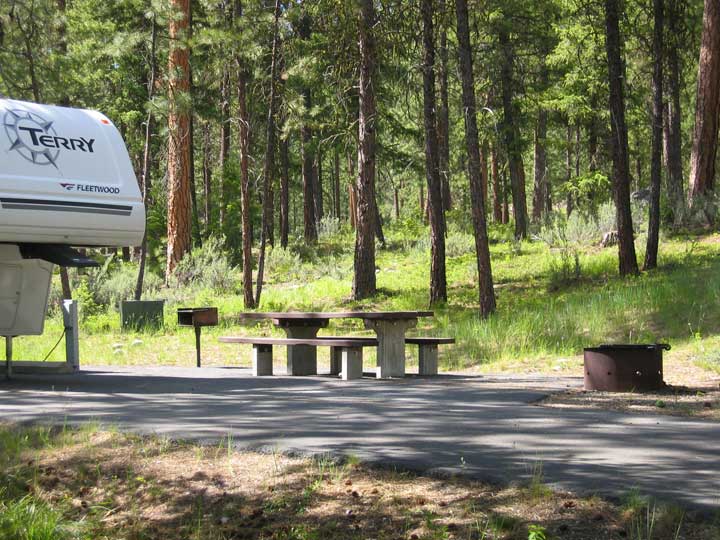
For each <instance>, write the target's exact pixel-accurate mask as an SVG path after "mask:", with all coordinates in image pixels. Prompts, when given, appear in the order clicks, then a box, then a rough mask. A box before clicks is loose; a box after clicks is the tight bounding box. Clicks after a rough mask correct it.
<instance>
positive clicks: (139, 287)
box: [133, 14, 158, 300]
mask: <svg viewBox="0 0 720 540" xmlns="http://www.w3.org/2000/svg"><path fill="white" fill-rule="evenodd" d="M151 24H152V26H151V30H150V66H149V67H150V72H149V73H148V81H147V101H148V103H149V102H151V101H152V99H153V97H154V96H155V78H156V77H157V67H158V66H157V32H158V27H157V21H156V19H155V15H154V14H153V17H152V22H151ZM154 133H155V115H154V114H153V112H152V110H151V109H149V108H148V113H147V117H146V119H145V143H144V146H143V165H142V174H141V176H140V178H141V181H142V185H141V188H142V199H143V202H144V203H145V216H144V217H145V234H143V239H142V244H141V245H140V263H139V265H138V275H137V280H136V281H135V294H134V296H133V298H134V299H135V300H140V299H142V293H143V284H144V281H145V264H146V262H147V211H148V206H149V205H150V202H151V201H150V185H151V177H150V173H151V171H152V153H151V148H152V146H151V140H152V137H153V134H154Z"/></svg>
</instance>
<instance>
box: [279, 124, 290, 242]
mask: <svg viewBox="0 0 720 540" xmlns="http://www.w3.org/2000/svg"><path fill="white" fill-rule="evenodd" d="M288 146H289V141H288V139H287V138H286V139H280V245H281V246H282V247H283V248H287V246H288V236H290V220H289V217H290V216H289V213H290V212H289V211H290V158H289V149H288Z"/></svg>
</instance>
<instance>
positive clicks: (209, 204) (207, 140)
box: [202, 122, 213, 238]
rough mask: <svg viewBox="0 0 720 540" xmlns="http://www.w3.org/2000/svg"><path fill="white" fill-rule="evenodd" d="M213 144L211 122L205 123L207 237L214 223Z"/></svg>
mask: <svg viewBox="0 0 720 540" xmlns="http://www.w3.org/2000/svg"><path fill="white" fill-rule="evenodd" d="M211 148H212V146H211V144H210V122H204V123H203V160H202V175H203V198H204V201H205V208H204V211H203V214H204V217H205V230H204V236H205V238H207V237H208V236H210V235H211V234H212V229H213V223H212V195H213V189H212V163H211V157H210V150H211Z"/></svg>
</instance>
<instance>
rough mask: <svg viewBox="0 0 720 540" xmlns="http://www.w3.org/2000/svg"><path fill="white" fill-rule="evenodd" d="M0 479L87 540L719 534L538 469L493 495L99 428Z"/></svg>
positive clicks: (593, 539)
mask: <svg viewBox="0 0 720 540" xmlns="http://www.w3.org/2000/svg"><path fill="white" fill-rule="evenodd" d="M0 429H10V427H8V426H0ZM0 474H5V475H8V476H11V477H12V478H13V479H15V480H17V479H19V478H20V479H25V480H24V481H25V482H26V486H25V489H26V490H27V492H28V493H30V494H32V495H34V496H36V497H38V498H41V499H42V500H45V501H48V502H50V503H51V504H52V505H53V506H54V507H56V508H60V509H62V510H63V514H64V517H65V518H66V519H69V520H72V521H73V522H76V523H82V524H83V530H84V531H85V532H86V533H88V534H89V535H90V536H89V537H91V538H94V539H102V538H112V539H113V540H119V539H122V538H127V539H140V538H158V539H159V538H188V539H190V538H192V539H195V538H198V539H200V538H208V539H220V538H223V539H230V538H233V539H243V538H247V539H251V538H258V539H259V538H263V539H276V540H292V539H295V540H312V539H333V540H334V539H368V540H369V539H376V540H380V539H393V540H405V539H407V540H419V539H448V540H451V539H473V540H474V539H478V540H479V539H488V540H490V539H493V540H495V539H504V540H525V539H528V538H533V539H535V540H545V539H551V538H552V539H572V540H603V539H608V540H610V539H612V540H624V539H626V538H650V537H652V538H654V539H660V540H661V539H664V538H668V539H676V538H677V539H685V540H712V539H717V538H718V537H720V530H719V529H718V528H716V525H715V524H713V523H711V522H708V521H707V520H706V519H705V518H703V517H702V516H697V515H693V514H692V513H690V514H687V513H684V512H682V510H680V509H678V508H674V507H662V508H660V507H655V506H653V505H652V504H651V503H648V502H647V501H646V500H645V499H643V498H642V497H640V496H639V495H638V494H633V493H630V494H629V495H628V497H627V498H626V500H624V501H623V502H622V503H618V504H613V503H610V502H608V501H604V500H602V499H599V498H596V497H590V498H578V497H575V496H574V495H573V494H571V493H562V492H561V493H558V492H553V491H551V490H550V489H549V488H548V487H547V486H545V485H544V484H543V481H542V471H541V470H538V471H535V475H534V480H533V482H532V483H531V484H530V485H529V486H525V487H512V488H497V487H493V486H489V485H485V484H480V483H477V482H471V481H468V480H463V479H437V478H428V477H424V476H417V475H414V474H410V473H406V472H401V471H381V470H377V469H368V468H365V467H363V466H361V465H359V464H357V463H354V462H353V461H352V460H350V462H347V463H344V464H339V463H336V462H333V461H329V460H309V459H300V458H292V457H288V456H285V455H280V454H258V453H247V452H242V453H240V452H236V451H234V450H233V449H232V441H223V442H222V443H220V444H218V445H217V446H214V447H201V446H195V445H187V444H181V443H171V442H169V441H166V440H163V439H158V438H146V437H142V438H141V437H137V436H130V435H125V434H120V433H115V432H107V431H95V432H89V433H71V434H69V435H65V440H64V441H62V443H61V444H57V443H56V444H54V445H53V447H51V448H41V449H36V450H28V451H26V452H24V453H23V455H22V458H21V459H19V460H18V461H17V462H16V463H14V464H13V465H11V466H10V467H9V468H7V470H6V471H5V472H4V473H0ZM1 503H2V497H0V508H1V507H2V506H1ZM651 516H652V519H650V517H651ZM649 525H651V528H652V530H653V532H652V533H649V531H648V526H649ZM678 530H679V531H680V532H679V533H678ZM533 531H534V532H535V534H536V536H532V533H533Z"/></svg>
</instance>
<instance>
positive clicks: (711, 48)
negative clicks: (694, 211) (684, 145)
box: [690, 0, 720, 205]
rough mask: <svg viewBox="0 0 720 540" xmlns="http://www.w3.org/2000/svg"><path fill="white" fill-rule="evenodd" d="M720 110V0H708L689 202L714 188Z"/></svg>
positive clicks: (702, 44) (699, 70) (701, 50)
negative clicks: (719, 0)
mask: <svg viewBox="0 0 720 540" xmlns="http://www.w3.org/2000/svg"><path fill="white" fill-rule="evenodd" d="M719 112H720V2H718V1H717V0H705V9H704V11H703V30H702V43H701V46H700V64H699V67H698V82H697V99H696V102H695V130H694V132H693V147H692V153H691V155H690V203H691V205H693V204H695V203H697V202H698V201H699V199H700V198H701V197H703V196H706V195H707V194H708V193H709V192H711V191H713V190H714V187H715V156H716V155H717V141H718V113H719Z"/></svg>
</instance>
